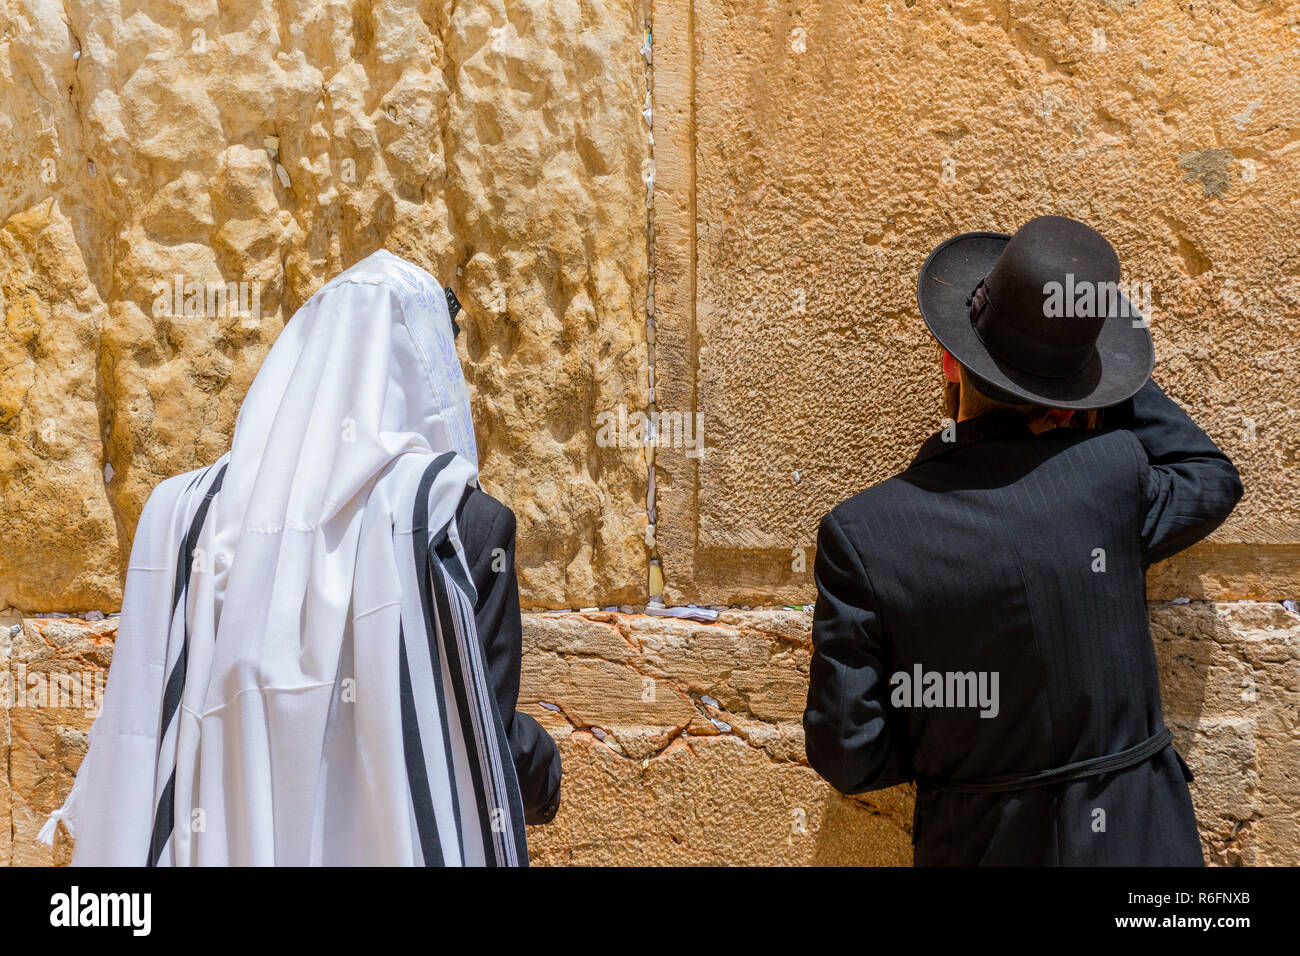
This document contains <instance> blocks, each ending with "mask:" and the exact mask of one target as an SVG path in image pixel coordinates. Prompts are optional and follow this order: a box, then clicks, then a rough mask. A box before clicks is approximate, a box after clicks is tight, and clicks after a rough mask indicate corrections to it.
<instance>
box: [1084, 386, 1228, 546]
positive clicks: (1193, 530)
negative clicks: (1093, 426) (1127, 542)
mask: <svg viewBox="0 0 1300 956" xmlns="http://www.w3.org/2000/svg"><path fill="white" fill-rule="evenodd" d="M1105 424H1106V425H1107V426H1112V425H1113V426H1116V427H1119V428H1124V429H1127V430H1128V431H1130V432H1131V433H1132V434H1133V436H1134V437H1135V438H1136V439H1137V440H1138V443H1139V444H1140V445H1141V446H1142V451H1143V452H1144V454H1145V461H1143V462H1141V464H1142V466H1143V467H1142V468H1141V470H1140V478H1139V481H1140V486H1141V489H1142V495H1143V498H1144V500H1145V508H1146V513H1145V517H1144V519H1143V524H1142V547H1143V554H1144V556H1145V560H1146V563H1147V564H1148V565H1151V564H1154V563H1156V562H1157V561H1163V560H1164V559H1165V558H1168V557H1170V556H1171V555H1174V554H1177V553H1178V552H1179V551H1182V550H1183V549H1184V548H1187V547H1190V546H1191V545H1193V544H1195V543H1196V542H1197V541H1200V540H1201V539H1202V538H1204V537H1206V536H1207V535H1208V534H1209V533H1210V532H1212V531H1213V530H1214V529H1215V528H1217V527H1218V526H1219V525H1221V524H1222V523H1223V521H1224V519H1226V518H1227V517H1228V515H1229V514H1231V513H1232V509H1233V508H1234V507H1236V504H1237V502H1238V501H1239V500H1240V499H1241V494H1242V487H1241V479H1240V477H1239V476H1238V474H1237V469H1236V468H1235V467H1234V466H1233V464H1232V462H1231V460H1229V458H1228V456H1227V455H1225V454H1224V453H1223V452H1222V451H1220V450H1219V448H1218V446H1216V445H1215V444H1214V442H1213V441H1211V440H1210V436H1209V435H1207V434H1205V432H1204V431H1202V430H1201V429H1200V428H1199V427H1198V426H1197V425H1196V423H1195V422H1193V421H1192V420H1191V419H1190V418H1188V417H1187V415H1186V413H1185V412H1183V410H1182V409H1181V408H1179V407H1178V406H1177V405H1176V404H1175V403H1174V401H1173V400H1172V399H1171V398H1169V396H1168V395H1166V394H1165V393H1164V392H1163V391H1162V390H1161V388H1160V386H1159V385H1157V384H1156V382H1155V379H1148V380H1147V383H1146V384H1145V385H1144V386H1142V389H1141V390H1140V391H1139V392H1138V393H1137V394H1136V395H1135V396H1134V397H1133V398H1132V399H1130V400H1129V401H1127V402H1124V403H1122V404H1121V405H1119V406H1116V407H1115V408H1114V409H1108V410H1107V411H1106V420H1105Z"/></svg>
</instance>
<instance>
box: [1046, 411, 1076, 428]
mask: <svg viewBox="0 0 1300 956" xmlns="http://www.w3.org/2000/svg"><path fill="white" fill-rule="evenodd" d="M1047 414H1048V415H1049V416H1050V417H1051V419H1052V421H1053V422H1055V423H1056V424H1058V425H1064V424H1065V423H1066V422H1068V421H1069V420H1070V419H1071V418H1073V417H1074V409H1073V408H1053V409H1050V410H1049V411H1048V413H1047Z"/></svg>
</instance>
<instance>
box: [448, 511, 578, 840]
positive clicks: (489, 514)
mask: <svg viewBox="0 0 1300 956" xmlns="http://www.w3.org/2000/svg"><path fill="white" fill-rule="evenodd" d="M456 526H457V528H458V529H459V530H460V536H461V542H462V543H463V544H464V545H465V558H466V560H467V561H468V562H469V570H470V577H471V579H472V580H473V582H474V588H475V590H476V591H477V592H478V603H477V604H476V605H475V608H474V623H475V624H476V625H477V630H478V636H479V641H480V642H481V643H482V645H483V653H484V656H485V659H486V660H487V666H488V680H489V682H490V684H491V687H492V690H493V694H494V696H495V697H496V702H497V711H498V713H500V715H501V720H502V723H504V725H505V732H506V739H507V740H509V741H510V754H511V756H512V757H513V758H514V765H515V774H516V776H517V777H518V778H519V790H520V795H521V796H522V798H523V804H524V819H525V821H526V822H528V823H530V824H539V823H547V822H549V821H550V820H551V818H553V817H554V816H555V814H556V811H557V810H559V808H560V752H559V750H558V749H557V748H556V746H555V741H554V740H552V739H551V735H550V734H548V733H547V732H546V731H545V730H543V729H542V727H541V725H540V724H538V723H537V721H535V720H534V719H533V718H532V717H530V716H528V715H527V714H521V713H519V712H518V711H516V709H515V708H516V706H517V705H518V703H519V666H520V658H521V657H522V655H523V624H522V620H521V618H520V616H519V586H518V584H517V582H516V580H515V515H514V512H513V511H511V510H510V509H509V508H507V507H506V506H505V505H503V504H502V503H501V502H499V501H497V500H496V499H495V498H493V497H492V496H491V495H489V494H487V493H485V492H483V491H481V490H479V489H477V488H471V489H466V491H465V494H464V496H463V497H462V498H461V501H460V505H459V507H458V508H457V511H456Z"/></svg>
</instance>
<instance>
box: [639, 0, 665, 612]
mask: <svg viewBox="0 0 1300 956" xmlns="http://www.w3.org/2000/svg"><path fill="white" fill-rule="evenodd" d="M645 9H646V14H645V31H644V41H643V42H642V44H641V56H642V57H643V58H644V60H645V104H644V105H643V107H642V111H641V115H642V117H643V118H644V119H645V123H646V127H647V130H646V140H647V153H648V158H647V162H646V171H645V176H644V179H645V205H646V262H647V263H648V266H647V270H646V272H647V279H646V298H645V341H646V380H647V387H648V392H647V404H648V406H649V407H648V408H647V409H646V413H647V418H648V420H649V422H650V423H651V424H649V425H648V426H647V428H646V436H645V437H646V439H647V441H646V443H645V445H644V446H643V459H644V461H645V466H646V502H645V506H646V525H647V526H646V535H645V542H646V554H647V557H648V560H649V568H648V569H647V573H648V580H647V582H646V584H647V587H646V592H647V593H646V602H647V603H648V604H652V605H659V606H662V605H663V591H664V575H663V566H662V565H661V564H660V562H659V549H658V547H657V545H656V541H655V526H656V522H657V520H658V515H657V513H656V510H655V445H656V442H655V441H654V440H653V439H654V437H655V436H654V431H655V430H656V427H657V426H656V425H655V424H654V423H657V422H658V416H657V415H656V414H655V411H656V408H657V405H656V401H655V259H654V243H655V209H654V194H655V134H654V23H653V18H652V17H651V15H650V14H651V8H650V6H649V4H647V5H646V8H645Z"/></svg>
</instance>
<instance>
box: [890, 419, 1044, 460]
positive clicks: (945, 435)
mask: <svg viewBox="0 0 1300 956" xmlns="http://www.w3.org/2000/svg"><path fill="white" fill-rule="evenodd" d="M1033 437H1034V433H1033V431H1032V430H1031V429H1030V428H1029V422H1028V421H1026V420H1025V416H1023V415H1021V414H1019V413H1017V412H1006V411H997V412H989V413H988V414H987V415H981V416H979V418H968V419H966V421H964V422H958V423H957V424H956V425H954V426H951V427H949V428H944V429H940V430H939V431H937V432H935V433H934V434H933V435H931V436H930V437H929V438H927V439H926V440H925V443H924V444H923V445H922V446H921V450H920V451H918V452H917V453H916V457H915V458H913V459H912V464H913V465H919V464H920V463H921V462H923V461H927V460H928V459H931V458H935V457H937V456H939V455H943V454H947V453H948V452H950V451H953V450H954V449H957V448H961V447H963V446H965V445H969V444H971V443H972V442H977V441H984V440H985V439H987V438H1033Z"/></svg>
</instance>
